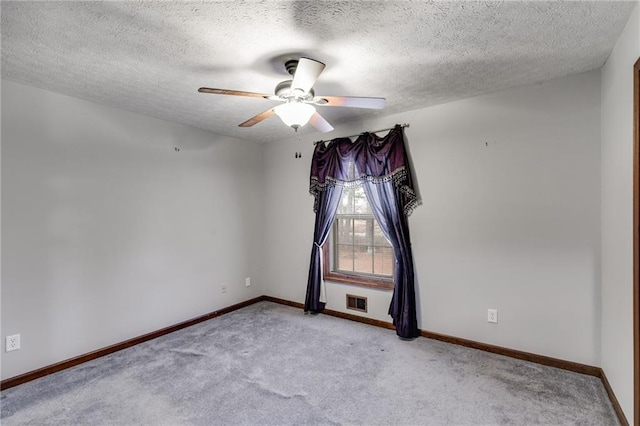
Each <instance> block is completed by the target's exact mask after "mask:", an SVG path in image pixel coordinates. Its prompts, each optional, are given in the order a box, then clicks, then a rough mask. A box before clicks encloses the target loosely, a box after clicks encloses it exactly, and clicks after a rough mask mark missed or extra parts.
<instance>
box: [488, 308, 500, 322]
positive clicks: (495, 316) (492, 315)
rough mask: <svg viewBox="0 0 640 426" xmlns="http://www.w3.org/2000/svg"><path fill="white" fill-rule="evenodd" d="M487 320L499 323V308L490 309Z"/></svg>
mask: <svg viewBox="0 0 640 426" xmlns="http://www.w3.org/2000/svg"><path fill="white" fill-rule="evenodd" d="M487 321H488V322H491V323H494V324H497V323H498V310H497V309H489V310H488V311H487Z"/></svg>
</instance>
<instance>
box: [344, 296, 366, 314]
mask: <svg viewBox="0 0 640 426" xmlns="http://www.w3.org/2000/svg"><path fill="white" fill-rule="evenodd" d="M347 309H353V310H354V311H360V312H367V298H366V297H362V296H354V295H353V294H347Z"/></svg>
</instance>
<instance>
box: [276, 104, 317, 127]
mask: <svg viewBox="0 0 640 426" xmlns="http://www.w3.org/2000/svg"><path fill="white" fill-rule="evenodd" d="M273 111H274V112H275V113H276V115H277V116H278V117H280V119H281V120H282V122H283V123H284V124H286V125H287V126H289V127H292V128H293V129H295V130H298V128H299V127H302V126H304V125H305V124H307V123H308V122H309V120H310V119H311V116H312V115H313V114H315V112H316V109H315V107H314V106H313V105H309V104H305V103H303V102H296V101H290V102H287V103H284V104H282V105H278V106H277V107H275V108H274V109H273Z"/></svg>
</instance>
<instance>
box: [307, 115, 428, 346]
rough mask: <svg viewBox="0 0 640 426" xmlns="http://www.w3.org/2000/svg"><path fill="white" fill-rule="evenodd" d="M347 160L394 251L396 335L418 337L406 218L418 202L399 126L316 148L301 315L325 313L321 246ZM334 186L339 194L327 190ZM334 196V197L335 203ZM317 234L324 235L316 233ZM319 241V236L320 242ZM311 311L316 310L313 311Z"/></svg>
mask: <svg viewBox="0 0 640 426" xmlns="http://www.w3.org/2000/svg"><path fill="white" fill-rule="evenodd" d="M350 160H352V161H353V162H354V163H355V169H356V173H357V176H356V179H357V180H359V181H360V182H361V183H362V185H363V189H364V191H365V194H366V196H367V200H368V201H369V203H370V204H371V208H372V211H373V214H374V216H375V218H376V220H377V221H378V223H379V225H380V228H381V229H382V232H383V233H384V234H385V236H386V237H387V239H388V240H389V242H390V243H391V245H392V246H393V250H394V254H395V259H396V263H395V267H394V276H393V279H394V291H393V297H392V300H391V306H390V307H389V315H390V316H391V318H392V319H393V323H394V325H395V326H396V333H397V334H398V336H400V337H404V338H412V337H417V336H419V335H420V331H419V329H418V323H417V315H416V296H415V284H414V268H413V255H412V252H411V240H410V238H409V226H408V221H407V216H408V215H409V214H411V212H412V211H413V209H414V208H415V207H416V206H417V205H418V203H419V200H418V197H417V194H416V192H415V190H414V188H413V182H412V177H411V170H410V168H409V161H408V157H407V154H406V150H405V146H404V137H403V132H402V127H401V126H399V125H397V126H396V127H395V128H394V129H392V130H391V131H390V132H389V133H388V134H387V135H386V136H384V137H378V136H377V135H375V134H373V133H363V134H362V135H360V136H359V137H358V138H357V139H356V141H355V142H353V143H351V142H350V140H349V139H344V138H342V139H336V140H334V141H332V142H330V143H329V145H327V146H326V147H325V146H324V145H323V144H318V145H317V146H316V149H315V152H314V155H313V160H312V164H311V187H310V192H311V193H312V194H313V195H314V196H315V200H316V202H315V204H314V207H315V211H316V229H315V233H314V234H318V235H314V247H313V249H312V254H311V267H310V269H309V282H308V285H307V299H306V302H305V311H312V312H321V311H322V309H323V308H324V306H323V304H321V303H320V302H319V296H320V283H321V280H322V275H321V267H320V264H319V263H320V246H321V245H322V244H323V243H324V241H325V240H326V238H327V235H328V233H329V230H330V228H331V224H332V223H333V219H334V218H335V214H336V210H337V205H338V202H339V200H340V194H341V193H342V189H341V184H342V183H344V181H345V180H346V179H347V169H348V164H349V161H350ZM338 187H339V188H340V191H334V190H329V189H330V188H331V189H333V188H338ZM335 194H338V195H337V196H336V197H335V200H334V198H333V197H334V196H335ZM329 199H330V200H331V201H328V200H329ZM321 207H322V208H321ZM320 225H322V226H320ZM319 230H321V231H323V232H324V234H321V233H319ZM319 237H322V242H320V238H319ZM316 243H317V244H316ZM321 305H322V306H321ZM314 307H315V308H319V309H313V308H314Z"/></svg>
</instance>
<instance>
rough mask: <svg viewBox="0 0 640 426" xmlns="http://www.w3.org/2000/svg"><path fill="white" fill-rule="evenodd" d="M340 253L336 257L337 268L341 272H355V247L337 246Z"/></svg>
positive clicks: (347, 245)
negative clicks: (353, 250)
mask: <svg viewBox="0 0 640 426" xmlns="http://www.w3.org/2000/svg"><path fill="white" fill-rule="evenodd" d="M336 249H337V251H338V253H337V256H336V257H335V262H336V268H335V269H337V270H339V271H354V269H353V252H352V249H353V246H352V245H351V244H337V245H336Z"/></svg>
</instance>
